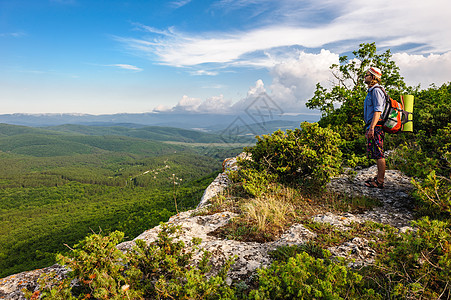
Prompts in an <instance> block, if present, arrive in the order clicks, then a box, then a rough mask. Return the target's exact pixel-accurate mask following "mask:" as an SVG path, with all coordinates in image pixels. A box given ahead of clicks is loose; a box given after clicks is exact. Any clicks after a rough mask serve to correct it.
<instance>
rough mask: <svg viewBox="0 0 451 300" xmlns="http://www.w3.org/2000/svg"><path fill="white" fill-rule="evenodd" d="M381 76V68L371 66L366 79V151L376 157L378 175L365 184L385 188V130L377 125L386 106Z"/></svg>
mask: <svg viewBox="0 0 451 300" xmlns="http://www.w3.org/2000/svg"><path fill="white" fill-rule="evenodd" d="M381 76H382V72H381V70H380V69H379V68H376V67H371V68H369V69H368V71H367V72H366V74H365V79H364V81H365V83H366V84H367V85H368V94H367V95H366V98H365V102H364V104H363V106H364V107H363V111H364V120H365V130H366V133H365V136H366V140H367V148H366V152H367V156H368V158H372V159H375V160H376V164H377V176H376V177H374V178H369V179H368V180H367V181H365V186H367V187H370V188H380V189H382V188H384V178H385V156H384V137H385V132H384V131H383V130H382V126H380V125H377V122H378V121H379V118H380V116H381V114H382V112H383V111H384V106H385V94H384V91H383V89H382V87H380V83H381ZM377 87H380V88H377Z"/></svg>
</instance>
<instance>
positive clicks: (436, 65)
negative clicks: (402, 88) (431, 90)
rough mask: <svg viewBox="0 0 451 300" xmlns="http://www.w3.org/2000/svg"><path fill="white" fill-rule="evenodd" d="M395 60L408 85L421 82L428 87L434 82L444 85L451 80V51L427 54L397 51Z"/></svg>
mask: <svg viewBox="0 0 451 300" xmlns="http://www.w3.org/2000/svg"><path fill="white" fill-rule="evenodd" d="M393 60H394V61H395V62H396V65H397V66H398V67H399V68H400V73H401V75H402V76H403V77H404V79H405V81H406V83H407V85H410V86H416V85H418V84H421V86H422V87H423V88H426V87H428V86H429V85H430V84H432V83H435V84H437V85H442V84H443V83H447V82H450V81H451V51H450V52H446V53H444V54H429V55H426V56H424V55H409V54H407V53H395V54H393Z"/></svg>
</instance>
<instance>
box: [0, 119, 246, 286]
mask: <svg viewBox="0 0 451 300" xmlns="http://www.w3.org/2000/svg"><path fill="white" fill-rule="evenodd" d="M245 141H246V139H242V140H241V142H243V143H244V142H245ZM243 145H244V144H243ZM243 145H241V144H226V143H224V142H222V141H221V139H220V137H219V136H217V135H213V134H207V133H202V132H199V131H190V130H181V129H176V128H162V127H141V128H130V127H126V126H112V127H102V126H81V125H64V126H57V127H48V128H31V127H24V126H15V125H7V124H0V278H2V277H5V276H7V275H10V274H14V273H18V272H21V271H25V270H31V269H36V268H41V267H45V266H49V265H51V264H52V263H54V261H55V255H56V253H58V252H59V253H61V252H65V251H67V250H68V247H67V246H66V245H74V244H75V243H77V242H78V241H79V240H81V239H82V238H84V237H85V236H86V235H89V234H92V233H93V232H95V233H99V232H102V233H108V232H112V231H115V230H120V231H123V232H124V233H125V235H126V238H127V239H133V238H134V237H136V236H137V235H139V234H140V233H141V232H143V231H144V230H146V229H148V228H151V227H153V226H155V225H158V224H159V223H160V222H164V221H167V219H168V218H169V217H170V216H171V215H174V214H175V213H176V212H177V210H178V211H182V210H186V209H189V208H192V207H195V206H196V205H197V203H198V202H199V200H200V198H201V196H202V194H203V191H204V189H205V188H206V187H207V186H208V184H210V183H211V181H212V180H213V179H214V177H215V176H216V175H217V173H218V171H220V170H219V168H220V167H221V162H222V160H223V159H224V158H225V157H229V156H232V155H235V154H237V153H239V152H240V151H241V150H242V148H243Z"/></svg>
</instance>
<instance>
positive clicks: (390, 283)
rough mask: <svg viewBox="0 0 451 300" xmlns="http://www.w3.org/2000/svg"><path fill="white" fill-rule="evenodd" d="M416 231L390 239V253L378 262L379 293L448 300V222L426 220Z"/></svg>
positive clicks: (450, 235)
mask: <svg viewBox="0 0 451 300" xmlns="http://www.w3.org/2000/svg"><path fill="white" fill-rule="evenodd" d="M412 225H413V226H414V228H415V230H414V231H410V232H407V233H404V234H402V235H401V236H399V237H398V238H396V237H393V239H392V241H391V242H390V244H391V248H392V251H390V252H388V253H386V254H385V255H382V256H381V257H380V258H379V259H378V263H377V265H378V267H379V268H380V272H381V275H380V276H374V274H373V278H376V279H377V278H379V280H381V282H378V286H379V287H383V288H384V289H383V290H381V291H380V292H381V293H385V298H390V299H394V298H396V299H398V298H402V299H420V298H422V299H423V298H424V299H438V298H441V297H443V299H447V298H449V297H451V286H450V282H451V223H450V221H449V220H447V221H445V222H444V221H439V220H430V219H429V218H428V217H426V218H423V219H420V220H418V221H414V222H413V223H412Z"/></svg>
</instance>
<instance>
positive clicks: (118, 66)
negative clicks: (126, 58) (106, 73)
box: [108, 64, 143, 72]
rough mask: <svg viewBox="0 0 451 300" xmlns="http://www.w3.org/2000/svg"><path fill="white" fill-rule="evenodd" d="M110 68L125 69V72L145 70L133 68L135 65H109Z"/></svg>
mask: <svg viewBox="0 0 451 300" xmlns="http://www.w3.org/2000/svg"><path fill="white" fill-rule="evenodd" d="M108 66H110V67H117V68H119V69H124V70H131V71H138V72H140V71H142V70H143V69H141V68H138V67H137V66H133V65H127V64H112V65H108Z"/></svg>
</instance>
